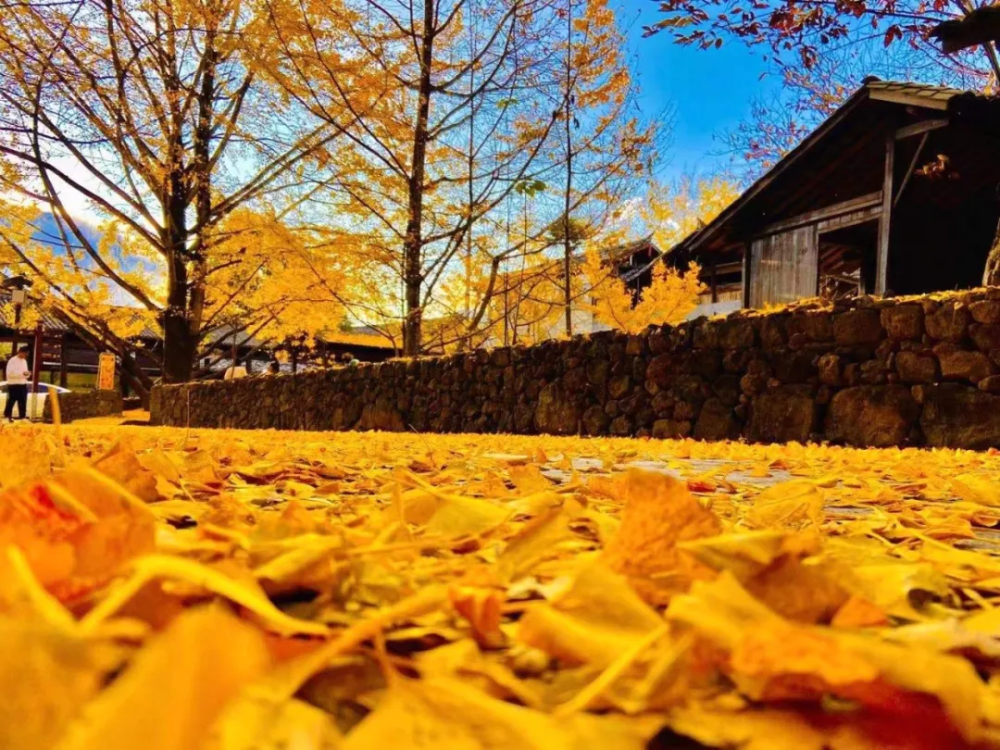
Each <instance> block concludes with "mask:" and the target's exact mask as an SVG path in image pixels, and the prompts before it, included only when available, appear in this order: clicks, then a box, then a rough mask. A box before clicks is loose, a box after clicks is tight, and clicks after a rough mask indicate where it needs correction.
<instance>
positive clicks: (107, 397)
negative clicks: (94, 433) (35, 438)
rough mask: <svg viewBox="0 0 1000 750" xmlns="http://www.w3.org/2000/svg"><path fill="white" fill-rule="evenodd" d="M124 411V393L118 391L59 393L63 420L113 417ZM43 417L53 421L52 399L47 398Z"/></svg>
mask: <svg viewBox="0 0 1000 750" xmlns="http://www.w3.org/2000/svg"><path fill="white" fill-rule="evenodd" d="M121 413H122V395H121V394H120V393H118V392H117V391H72V392H70V393H63V394H60V395H59V418H60V420H61V421H62V422H64V423H66V422H74V421H76V420H77V419H89V418H91V417H111V416H117V415H120V414H121ZM42 419H43V420H44V421H46V422H51V421H52V399H51V398H46V399H45V407H44V408H43V409H42Z"/></svg>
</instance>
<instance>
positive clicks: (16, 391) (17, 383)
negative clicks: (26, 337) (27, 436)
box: [3, 346, 31, 422]
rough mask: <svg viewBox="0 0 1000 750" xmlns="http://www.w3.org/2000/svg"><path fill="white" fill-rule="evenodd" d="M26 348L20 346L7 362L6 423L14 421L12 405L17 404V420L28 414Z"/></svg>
mask: <svg viewBox="0 0 1000 750" xmlns="http://www.w3.org/2000/svg"><path fill="white" fill-rule="evenodd" d="M30 377H31V370H30V369H29V368H28V347H26V346H22V347H21V348H20V349H19V350H18V352H17V354H15V355H14V356H13V357H11V358H10V359H9V360H8V361H7V405H6V406H5V407H4V410H3V415H4V417H5V418H6V419H7V421H8V422H13V421H14V404H17V413H18V415H19V417H18V418H19V419H24V417H25V416H26V415H27V413H28V378H30Z"/></svg>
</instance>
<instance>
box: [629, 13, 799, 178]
mask: <svg viewBox="0 0 1000 750" xmlns="http://www.w3.org/2000/svg"><path fill="white" fill-rule="evenodd" d="M620 7H621V8H622V11H621V13H620V19H621V21H622V23H623V24H624V25H626V26H628V25H631V28H630V30H629V46H630V48H631V50H632V52H633V53H635V54H636V55H637V58H638V60H637V66H638V72H639V81H640V85H641V87H642V102H641V104H642V107H643V109H645V110H646V111H648V112H654V113H655V112H658V111H660V110H661V109H662V108H663V107H664V106H665V105H670V104H672V105H673V106H674V107H675V109H676V120H675V127H674V132H673V145H672V148H671V149H670V150H669V152H668V153H667V154H666V157H667V158H668V159H669V161H670V164H669V165H668V166H667V167H666V169H665V170H664V172H665V176H666V177H668V178H669V177H674V176H679V175H681V174H689V173H692V172H693V173H696V174H705V175H708V174H711V173H712V172H713V171H714V170H715V168H716V167H717V166H718V165H719V164H720V162H723V163H724V161H725V160H724V159H721V158H720V157H718V156H712V155H711V154H712V152H718V151H720V150H721V148H722V144H721V143H720V142H719V141H718V140H716V139H713V137H712V136H713V134H716V133H719V132H722V131H725V130H729V129H732V128H735V127H736V125H737V124H738V123H739V122H740V121H741V120H742V119H743V118H744V117H745V116H746V115H747V114H748V112H749V109H750V99H751V97H752V96H753V95H754V94H757V93H763V92H765V91H768V90H773V89H774V88H775V87H777V86H778V85H779V81H778V79H777V78H775V77H773V76H769V77H765V78H764V79H761V74H762V73H764V72H765V71H766V70H767V63H766V61H764V60H763V58H762V53H763V51H764V50H763V49H761V50H760V51H754V52H751V51H750V50H748V49H747V47H746V46H745V45H743V44H742V43H740V42H733V43H730V44H724V45H723V46H722V48H721V49H718V50H714V49H713V50H701V49H698V48H696V47H687V46H684V47H682V46H680V45H677V44H675V43H674V42H673V41H672V38H671V36H670V35H669V34H667V33H663V32H661V33H660V34H657V35H656V36H653V37H649V38H648V39H643V38H642V27H643V26H648V25H651V24H652V23H654V22H655V21H656V20H658V19H659V17H660V16H659V12H658V11H657V3H656V2H655V1H654V0H621V6H620Z"/></svg>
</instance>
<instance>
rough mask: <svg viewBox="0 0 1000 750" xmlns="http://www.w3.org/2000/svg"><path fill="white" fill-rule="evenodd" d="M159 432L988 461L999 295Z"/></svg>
mask: <svg viewBox="0 0 1000 750" xmlns="http://www.w3.org/2000/svg"><path fill="white" fill-rule="evenodd" d="M152 415H153V420H154V424H155V423H158V424H165V425H188V424H190V425H191V426H198V427H238V428H272V427H273V428H279V429H302V430H305V429H309V430H344V429H358V430H371V429H379V430H409V429H413V430H417V431H431V432H515V433H536V432H542V433H551V434H575V433H582V434H586V435H637V436H645V435H649V436H652V437H657V438H667V437H683V436H689V435H690V436H693V437H695V438H699V439H706V440H718V439H723V438H741V437H742V438H745V439H748V440H751V441H759V442H785V441H793V440H794V441H799V442H805V441H809V440H812V441H822V440H826V441H830V442H835V443H846V444H850V445H869V446H891V445H931V446H954V447H967V448H987V447H992V446H1000V289H990V290H977V291H973V292H967V293H962V294H952V295H944V296H942V295H938V296H936V297H934V298H931V297H922V298H909V299H898V300H878V299H873V298H861V299H858V300H852V301H845V302H838V303H836V304H834V305H830V304H826V305H824V304H821V303H818V302H813V303H804V304H801V305H798V306H796V307H794V308H792V309H788V310H783V311H780V312H775V313H771V314H760V313H756V312H750V311H748V312H740V313H734V314H732V315H730V316H729V317H728V318H725V319H719V320H706V319H699V320H696V321H692V322H690V323H685V324H682V325H679V326H676V327H669V326H664V327H662V328H650V329H649V330H647V331H646V332H644V333H642V334H639V335H633V336H629V335H626V334H622V333H618V332H612V331H608V332H603V333H597V334H593V335H590V336H587V337H576V338H574V339H572V340H569V341H549V342H545V343H543V344H540V345H538V346H533V347H513V348H504V349H494V350H491V351H475V352H471V353H467V354H458V355H453V356H448V357H441V358H433V359H432V358H428V359H416V360H406V361H404V360H396V361H390V362H385V363H381V364H376V365H364V366H361V367H357V368H353V369H336V370H328V371H316V372H309V373H304V374H300V375H279V376H261V377H254V378H248V379H245V380H239V381H235V382H228V383H227V382H208V383H196V384H191V385H184V386H166V387H158V388H156V389H154V392H153V399H152Z"/></svg>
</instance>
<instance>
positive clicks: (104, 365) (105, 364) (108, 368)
mask: <svg viewBox="0 0 1000 750" xmlns="http://www.w3.org/2000/svg"><path fill="white" fill-rule="evenodd" d="M97 388H98V390H101V391H113V390H114V389H115V355H114V354H112V353H111V352H101V356H100V358H99V359H98V362H97Z"/></svg>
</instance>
